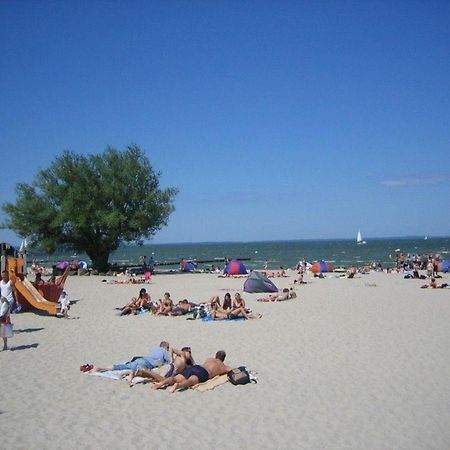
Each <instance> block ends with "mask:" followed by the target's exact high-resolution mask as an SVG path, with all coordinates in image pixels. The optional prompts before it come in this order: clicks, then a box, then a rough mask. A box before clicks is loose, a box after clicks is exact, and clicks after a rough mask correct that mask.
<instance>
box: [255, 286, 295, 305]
mask: <svg viewBox="0 0 450 450" xmlns="http://www.w3.org/2000/svg"><path fill="white" fill-rule="evenodd" d="M296 297H297V294H296V293H295V292H294V290H293V289H291V290H289V289H288V288H284V289H283V291H282V293H281V294H271V295H269V296H268V297H262V298H258V299H257V301H258V302H283V301H286V300H290V299H292V298H296Z"/></svg>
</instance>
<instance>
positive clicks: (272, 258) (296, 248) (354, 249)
mask: <svg viewBox="0 0 450 450" xmlns="http://www.w3.org/2000/svg"><path fill="white" fill-rule="evenodd" d="M399 253H403V254H405V255H407V254H410V255H423V254H439V255H441V259H443V260H445V259H450V237H428V238H427V237H424V236H421V237H398V238H367V239H366V243H365V244H357V243H356V241H355V240H350V239H321V240H291V241H259V242H201V243H177V244H152V243H147V244H144V245H124V246H121V247H120V248H119V249H118V250H116V251H114V252H113V253H111V255H110V259H109V262H110V263H115V264H118V265H121V266H127V265H130V266H133V265H137V264H139V263H140V260H141V257H143V256H146V257H147V260H148V259H149V258H150V257H152V258H153V260H154V261H155V263H156V268H157V269H158V266H160V267H159V268H161V270H162V269H165V270H171V269H176V268H177V267H178V266H179V262H180V260H181V259H185V260H195V261H196V262H197V264H198V269H207V268H210V267H211V266H212V265H214V266H215V267H219V268H222V267H223V265H224V260H225V259H240V260H242V261H243V263H244V265H245V266H246V267H247V269H249V270H251V269H260V268H262V267H263V266H264V262H265V261H266V260H267V261H268V267H269V269H272V270H277V269H279V268H280V267H283V268H284V269H287V268H293V267H295V266H296V264H297V263H298V262H299V261H302V260H306V261H308V262H311V263H313V262H315V261H318V260H324V261H328V262H331V263H332V264H333V266H334V267H349V266H353V265H355V266H362V265H365V264H369V263H372V262H376V263H381V265H382V266H383V267H384V268H386V267H392V266H394V265H395V259H396V254H399ZM32 258H36V259H38V260H39V261H40V262H41V263H43V264H45V265H53V264H55V263H56V262H58V261H62V260H68V261H71V260H78V261H87V262H88V264H89V262H90V260H89V258H88V257H87V256H86V255H85V254H82V253H74V252H71V251H68V250H64V251H62V250H60V251H57V252H56V253H54V254H52V255H49V254H45V253H40V252H34V251H32V250H31V251H30V252H29V254H28V261H29V262H31V259H32Z"/></svg>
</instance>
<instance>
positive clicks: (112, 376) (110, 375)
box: [85, 364, 169, 385]
mask: <svg viewBox="0 0 450 450" xmlns="http://www.w3.org/2000/svg"><path fill="white" fill-rule="evenodd" d="M152 370H153V371H154V372H156V373H158V374H160V375H164V374H165V373H166V372H167V371H168V370H169V364H164V365H163V366H160V367H156V368H155V369H152ZM127 372H129V371H127V370H104V371H103V372H85V373H87V374H88V375H94V376H97V377H100V378H105V379H108V380H120V381H126V380H127V378H126V377H125V378H122V375H123V374H125V373H127ZM144 381H145V382H148V381H149V379H148V378H144V377H134V378H133V383H132V385H135V384H140V383H143V382H144Z"/></svg>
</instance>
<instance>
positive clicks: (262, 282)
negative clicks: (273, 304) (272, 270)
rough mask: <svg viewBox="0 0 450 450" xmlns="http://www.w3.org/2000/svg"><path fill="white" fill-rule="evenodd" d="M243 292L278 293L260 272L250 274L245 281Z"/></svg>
mask: <svg viewBox="0 0 450 450" xmlns="http://www.w3.org/2000/svg"><path fill="white" fill-rule="evenodd" d="M244 292H278V288H277V287H276V286H275V285H274V284H273V283H272V282H271V281H270V280H269V279H268V278H267V277H265V276H264V275H263V274H262V273H261V272H252V273H251V274H250V275H249V276H248V278H247V279H246V280H245V283H244Z"/></svg>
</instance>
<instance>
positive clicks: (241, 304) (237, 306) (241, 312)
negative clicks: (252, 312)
mask: <svg viewBox="0 0 450 450" xmlns="http://www.w3.org/2000/svg"><path fill="white" fill-rule="evenodd" d="M230 317H244V318H245V319H248V318H249V317H248V315H247V312H246V311H245V300H244V299H243V298H242V297H241V294H239V292H236V294H234V300H233V304H232V305H231V310H230Z"/></svg>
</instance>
